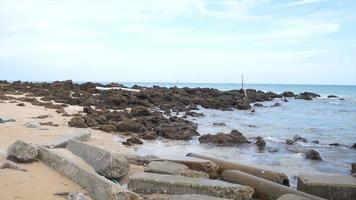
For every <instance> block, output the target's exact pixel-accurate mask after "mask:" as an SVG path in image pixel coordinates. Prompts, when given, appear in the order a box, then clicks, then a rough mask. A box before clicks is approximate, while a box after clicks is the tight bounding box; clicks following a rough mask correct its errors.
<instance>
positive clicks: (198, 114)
mask: <svg viewBox="0 0 356 200" xmlns="http://www.w3.org/2000/svg"><path fill="white" fill-rule="evenodd" d="M185 114H186V115H188V116H191V117H204V114H203V113H197V112H192V111H187V112H185Z"/></svg>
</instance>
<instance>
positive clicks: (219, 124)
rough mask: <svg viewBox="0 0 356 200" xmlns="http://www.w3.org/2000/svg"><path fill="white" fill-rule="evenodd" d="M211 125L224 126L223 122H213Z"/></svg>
mask: <svg viewBox="0 0 356 200" xmlns="http://www.w3.org/2000/svg"><path fill="white" fill-rule="evenodd" d="M213 126H226V124H225V123H224V122H214V123H213Z"/></svg>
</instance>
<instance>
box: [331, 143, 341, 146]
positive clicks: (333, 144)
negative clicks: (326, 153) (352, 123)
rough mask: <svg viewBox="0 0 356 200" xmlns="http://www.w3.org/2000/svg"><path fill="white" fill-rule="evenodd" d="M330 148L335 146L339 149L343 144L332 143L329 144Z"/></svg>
mask: <svg viewBox="0 0 356 200" xmlns="http://www.w3.org/2000/svg"><path fill="white" fill-rule="evenodd" d="M329 146H335V147H338V146H341V144H339V143H331V144H329Z"/></svg>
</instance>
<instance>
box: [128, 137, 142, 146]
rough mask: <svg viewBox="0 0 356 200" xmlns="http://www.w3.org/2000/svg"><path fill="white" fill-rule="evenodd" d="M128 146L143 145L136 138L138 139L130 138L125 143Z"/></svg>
mask: <svg viewBox="0 0 356 200" xmlns="http://www.w3.org/2000/svg"><path fill="white" fill-rule="evenodd" d="M125 144H128V145H129V146H131V145H132V144H143V142H142V141H141V140H140V139H139V138H138V137H135V136H134V137H130V138H128V139H127V140H126V143H125Z"/></svg>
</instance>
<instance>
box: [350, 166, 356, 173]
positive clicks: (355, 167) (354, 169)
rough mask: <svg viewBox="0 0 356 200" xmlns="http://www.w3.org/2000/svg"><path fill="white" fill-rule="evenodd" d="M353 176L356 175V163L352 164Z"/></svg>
mask: <svg viewBox="0 0 356 200" xmlns="http://www.w3.org/2000/svg"><path fill="white" fill-rule="evenodd" d="M351 174H356V163H351Z"/></svg>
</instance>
